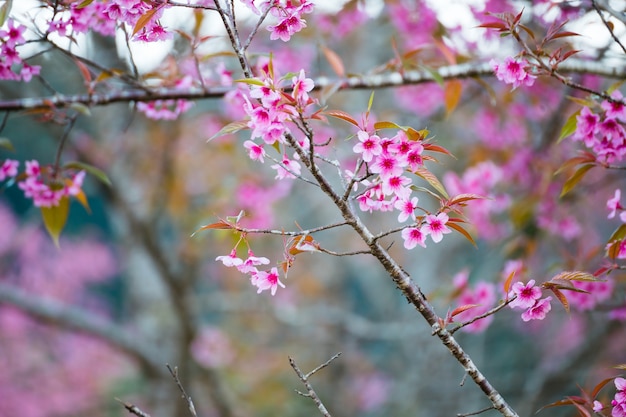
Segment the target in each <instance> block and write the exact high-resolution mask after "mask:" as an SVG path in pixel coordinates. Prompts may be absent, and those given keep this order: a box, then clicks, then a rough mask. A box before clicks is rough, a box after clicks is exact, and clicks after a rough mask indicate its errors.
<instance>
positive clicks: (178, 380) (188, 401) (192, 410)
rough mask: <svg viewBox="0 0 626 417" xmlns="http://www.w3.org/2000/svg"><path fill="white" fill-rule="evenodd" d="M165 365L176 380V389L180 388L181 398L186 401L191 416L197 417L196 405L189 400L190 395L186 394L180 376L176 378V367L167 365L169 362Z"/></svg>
mask: <svg viewBox="0 0 626 417" xmlns="http://www.w3.org/2000/svg"><path fill="white" fill-rule="evenodd" d="M165 366H167V369H168V371H170V374H171V375H172V378H174V381H175V382H176V385H177V386H178V389H179V390H180V392H181V394H182V396H183V398H184V399H185V401H187V407H188V408H189V412H190V413H191V415H192V416H193V417H198V414H196V407H195V406H194V405H193V401H192V400H191V397H190V396H189V395H187V392H186V391H185V388H184V387H183V384H182V383H181V382H180V378H178V367H176V366H175V367H174V368H172V367H171V366H170V365H169V363H168V364H166V365H165Z"/></svg>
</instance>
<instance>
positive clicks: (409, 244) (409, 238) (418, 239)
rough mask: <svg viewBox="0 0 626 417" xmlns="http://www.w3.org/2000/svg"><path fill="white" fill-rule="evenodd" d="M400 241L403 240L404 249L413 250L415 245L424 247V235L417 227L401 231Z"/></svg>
mask: <svg viewBox="0 0 626 417" xmlns="http://www.w3.org/2000/svg"><path fill="white" fill-rule="evenodd" d="M401 235H402V239H404V247H405V249H413V248H414V247H416V246H417V245H420V246H421V247H423V248H425V247H426V243H425V241H426V235H425V234H424V233H422V231H421V230H420V229H418V228H417V227H407V228H406V229H403V230H402V233H401Z"/></svg>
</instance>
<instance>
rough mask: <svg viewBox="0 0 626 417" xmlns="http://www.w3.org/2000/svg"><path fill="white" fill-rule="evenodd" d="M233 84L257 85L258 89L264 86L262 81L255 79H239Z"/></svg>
mask: <svg viewBox="0 0 626 417" xmlns="http://www.w3.org/2000/svg"><path fill="white" fill-rule="evenodd" d="M234 82H236V83H244V84H250V85H258V86H259V87H263V86H264V85H265V83H264V82H263V81H261V80H259V79H256V78H240V79H238V80H235V81H234Z"/></svg>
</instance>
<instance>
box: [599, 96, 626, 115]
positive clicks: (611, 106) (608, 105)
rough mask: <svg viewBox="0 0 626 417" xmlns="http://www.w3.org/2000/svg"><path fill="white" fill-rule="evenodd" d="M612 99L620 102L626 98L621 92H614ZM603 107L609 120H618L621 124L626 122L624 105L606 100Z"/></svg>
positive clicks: (625, 107)
mask: <svg viewBox="0 0 626 417" xmlns="http://www.w3.org/2000/svg"><path fill="white" fill-rule="evenodd" d="M611 98H614V99H615V100H618V101H619V100H622V99H623V98H624V97H623V96H622V93H621V92H620V91H619V90H615V91H613V94H611ZM601 106H602V108H603V109H604V110H605V112H606V117H607V118H612V119H618V120H619V121H621V122H626V106H624V104H623V103H621V102H612V101H608V100H604V101H603V102H602V104H601Z"/></svg>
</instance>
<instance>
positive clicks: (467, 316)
mask: <svg viewBox="0 0 626 417" xmlns="http://www.w3.org/2000/svg"><path fill="white" fill-rule="evenodd" d="M468 278H469V274H468V272H467V271H461V272H459V273H458V274H457V275H455V277H454V279H453V286H454V289H455V292H457V293H459V295H458V297H457V299H456V300H457V303H458V305H460V306H470V305H471V306H475V307H474V308H471V309H468V310H465V311H463V312H461V313H459V314H457V315H456V317H455V320H456V321H459V322H465V321H469V320H471V319H473V318H474V317H477V316H480V315H481V314H484V313H486V312H487V311H489V310H490V309H491V308H492V307H493V306H494V304H495V302H496V289H495V285H494V284H492V283H490V282H485V281H480V282H478V283H476V285H474V286H473V287H471V286H470V285H469V283H468ZM492 321H493V316H487V317H484V318H482V319H480V320H476V321H475V322H473V323H471V324H468V325H466V326H465V327H463V330H465V331H466V332H469V333H479V332H482V331H484V330H485V329H487V327H489V325H490V324H491V322H492Z"/></svg>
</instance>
